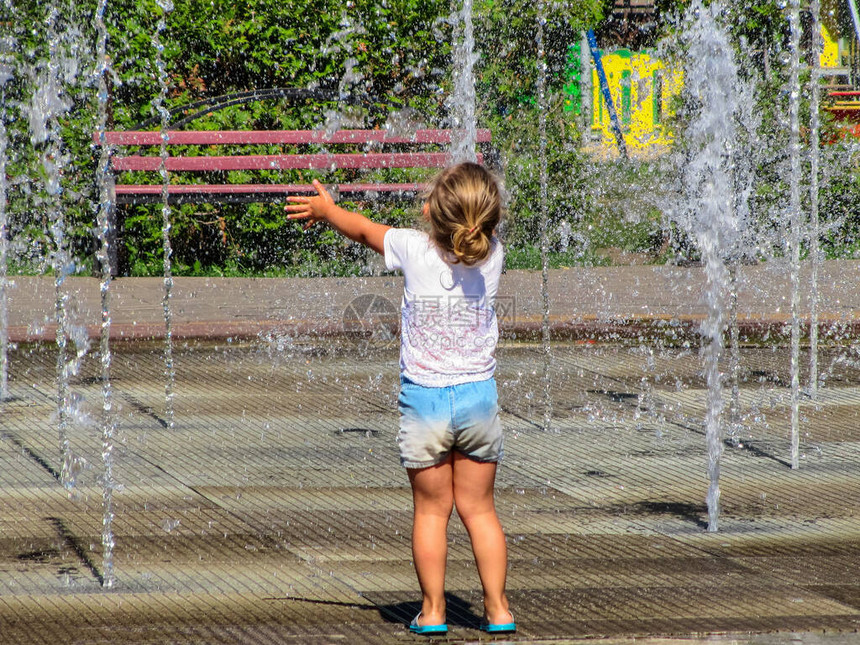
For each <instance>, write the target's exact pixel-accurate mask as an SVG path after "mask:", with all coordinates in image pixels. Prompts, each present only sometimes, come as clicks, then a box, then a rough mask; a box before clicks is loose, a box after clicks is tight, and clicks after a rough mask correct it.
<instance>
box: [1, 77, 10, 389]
mask: <svg viewBox="0 0 860 645" xmlns="http://www.w3.org/2000/svg"><path fill="white" fill-rule="evenodd" d="M11 79H12V71H11V67H7V65H6V64H5V63H0V401H5V400H7V399H8V398H9V293H8V281H9V214H8V212H7V209H6V201H7V190H8V189H7V182H6V149H7V147H8V142H9V137H8V135H7V134H6V83H7V82H8V81H10V80H11Z"/></svg>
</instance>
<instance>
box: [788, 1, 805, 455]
mask: <svg viewBox="0 0 860 645" xmlns="http://www.w3.org/2000/svg"><path fill="white" fill-rule="evenodd" d="M788 22H789V26H790V28H791V42H790V52H791V59H790V64H791V70H790V77H789V81H788V83H789V87H788V118H789V143H788V153H789V159H790V161H791V174H790V178H789V179H790V190H791V193H790V203H789V209H790V212H789V217H788V225H789V250H790V262H791V467H792V468H797V467H798V465H799V464H798V460H799V455H800V245H801V239H802V236H801V226H802V225H803V221H802V213H801V204H800V183H801V179H802V175H801V173H802V170H801V167H800V30H801V27H800V0H791V3H790V5H789V13H788Z"/></svg>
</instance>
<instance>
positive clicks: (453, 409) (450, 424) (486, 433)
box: [397, 376, 503, 468]
mask: <svg viewBox="0 0 860 645" xmlns="http://www.w3.org/2000/svg"><path fill="white" fill-rule="evenodd" d="M498 401H499V397H498V393H497V391H496V380H495V379H494V378H490V379H486V380H484V381H476V382H474V383H461V384H460V385H449V386H445V387H424V386H423V385H418V384H417V383H413V382H412V381H410V380H409V379H407V378H405V377H403V376H401V377H400V398H399V400H398V408H399V409H400V431H399V432H398V433H397V445H398V446H399V448H400V463H401V465H403V466H405V467H406V468H427V467H429V466H434V465H436V464H438V463H440V462H441V461H444V460H445V458H446V457H447V456H448V454H449V453H450V452H451V450H458V451H459V452H461V453H463V454H464V455H466V456H467V457H469V458H470V459H474V460H475V461H491V462H496V461H499V460H500V459H501V458H502V447H503V442H502V424H501V422H500V421H499V402H498Z"/></svg>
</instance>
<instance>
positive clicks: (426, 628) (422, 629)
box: [409, 611, 448, 636]
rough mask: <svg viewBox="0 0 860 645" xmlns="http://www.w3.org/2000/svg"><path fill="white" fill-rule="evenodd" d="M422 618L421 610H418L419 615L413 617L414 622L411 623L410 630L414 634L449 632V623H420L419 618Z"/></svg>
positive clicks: (428, 634) (427, 634) (429, 634)
mask: <svg viewBox="0 0 860 645" xmlns="http://www.w3.org/2000/svg"><path fill="white" fill-rule="evenodd" d="M419 618H421V612H420V611H419V612H418V615H417V616H415V618H413V619H412V622H411V623H409V631H410V632H412V633H413V634H422V635H424V636H432V635H433V634H447V633H448V625H446V624H445V623H442V624H441V625H419V624H418V619H419Z"/></svg>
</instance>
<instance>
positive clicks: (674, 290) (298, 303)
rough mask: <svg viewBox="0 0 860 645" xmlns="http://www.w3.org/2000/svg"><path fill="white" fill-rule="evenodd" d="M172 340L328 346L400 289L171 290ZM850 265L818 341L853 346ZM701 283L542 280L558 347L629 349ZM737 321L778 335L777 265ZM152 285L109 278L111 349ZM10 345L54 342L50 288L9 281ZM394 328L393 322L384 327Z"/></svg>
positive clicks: (750, 291) (523, 276)
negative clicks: (325, 341)
mask: <svg viewBox="0 0 860 645" xmlns="http://www.w3.org/2000/svg"><path fill="white" fill-rule="evenodd" d="M802 279H803V282H802V285H803V287H802V296H803V301H802V312H803V314H804V315H806V314H808V312H809V308H810V307H809V294H810V289H809V271H808V268H805V270H804V272H803V275H802ZM174 281H175V286H174V289H173V300H172V303H173V307H172V309H173V320H174V336H175V337H185V338H228V337H231V338H255V337H256V336H257V335H259V334H260V333H267V332H269V331H271V330H272V329H278V330H280V331H281V332H285V333H290V334H297V333H303V332H313V333H314V334H315V335H319V334H339V333H341V332H342V330H343V322H342V321H343V315H344V311H345V310H346V309H347V307H348V305H349V304H350V302H351V301H353V300H354V299H355V298H357V297H360V296H362V295H368V294H372V295H375V296H379V297H380V298H384V299H387V300H389V301H391V302H392V303H394V304H395V305H399V302H400V294H401V292H402V288H403V287H402V279H401V278H397V277H371V278H289V279H274V278H273V279H242V278H175V279H174ZM858 284H860V261H831V262H825V263H823V265H822V267H821V272H820V277H819V285H820V286H819V294H820V300H819V320H820V321H821V323H822V329H823V331H824V332H825V333H832V334H836V335H839V334H843V333H844V332H845V331H846V330H851V331H852V332H854V333H857V334H858V335H860V331H858V329H857V326H858V324H860V289H858V288H857V285H858ZM704 285H705V274H704V271H703V270H702V269H701V268H698V267H687V268H685V267H672V266H627V267H623V266H619V267H595V268H576V269H562V270H554V271H551V272H550V276H549V298H550V321H551V324H552V326H553V329H554V334H555V336H556V337H558V338H600V339H604V340H612V339H613V338H617V337H618V336H627V337H629V336H633V337H637V336H638V335H640V334H642V333H643V331H646V332H647V331H650V332H654V333H659V334H660V335H662V336H664V337H667V338H668V339H669V340H673V339H676V338H677V337H679V336H683V335H687V336H693V335H694V334H691V333H690V332H691V330H693V331H695V330H697V329H698V326H699V324H700V323H701V321H702V319H703V318H704V317H705V315H706V313H707V308H706V303H705V300H704V298H703V289H704ZM737 292H738V320H739V323H740V325H741V329H742V331H743V332H744V333H748V334H752V335H754V336H756V337H759V336H761V335H763V334H767V333H768V332H770V334H772V335H773V334H777V335H781V334H784V333H785V329H784V327H785V324H786V323H787V322H788V320H789V318H790V313H791V291H790V283H789V271H788V267H787V266H786V265H784V264H781V263H779V262H771V263H768V264H762V265H755V266H741V267H738V288H737ZM64 293H65V294H66V295H67V297H68V302H69V307H68V309H69V312H70V318H69V320H70V324H71V325H76V326H79V327H80V328H81V329H86V330H87V331H88V332H89V335H90V336H91V337H93V338H95V337H98V334H99V330H100V325H101V304H100V295H99V283H98V281H97V280H96V279H94V278H68V279H67V281H66V286H65V288H64ZM162 293H163V280H161V279H160V278H120V279H117V280H115V281H113V283H112V285H111V294H112V295H111V299H112V306H111V313H112V320H113V326H112V333H113V336H114V337H115V338H138V339H139V338H152V337H161V336H163V335H164V317H163V313H162ZM9 298H10V305H9V306H10V319H9V325H10V337H11V338H12V339H13V340H14V341H27V340H30V341H33V340H48V341H53V340H54V338H55V331H54V330H55V323H54V321H55V320H56V314H55V300H56V293H55V288H54V283H53V280H51V279H49V278H41V277H19V278H16V279H15V284H14V285H13V286H12V287H11V288H10V289H9ZM499 304H500V309H501V314H502V321H501V322H502V329H503V331H504V332H505V333H507V334H508V335H511V334H517V335H518V336H519V337H521V338H522V336H523V335H524V334H526V335H533V334H534V332H535V330H536V329H537V328H538V327H539V326H540V324H541V320H542V318H543V302H542V298H541V276H540V272H533V271H509V272H507V273H506V274H505V275H504V276H502V282H501V286H500V299H499ZM394 319H395V321H396V320H397V317H396V316H395V317H394Z"/></svg>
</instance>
